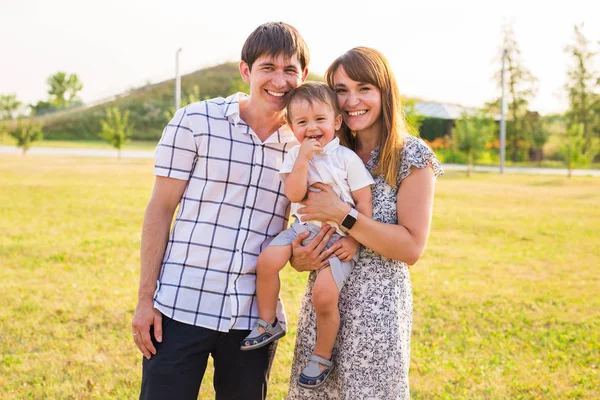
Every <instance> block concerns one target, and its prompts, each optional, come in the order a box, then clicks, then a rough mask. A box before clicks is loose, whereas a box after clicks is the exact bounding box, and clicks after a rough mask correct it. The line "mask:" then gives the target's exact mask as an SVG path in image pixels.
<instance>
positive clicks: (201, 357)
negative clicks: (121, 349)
mask: <svg viewBox="0 0 600 400" xmlns="http://www.w3.org/2000/svg"><path fill="white" fill-rule="evenodd" d="M162 321H163V322H162V325H163V341H162V343H158V342H156V340H155V339H154V336H152V341H153V342H154V346H155V347H156V355H154V356H152V357H151V358H150V360H147V359H146V358H144V359H143V365H142V366H143V371H142V389H141V393H140V399H141V400H142V399H143V400H150V399H156V400H164V399H177V400H187V399H190V400H196V399H197V398H198V392H199V390H200V383H201V382H202V377H203V376H204V371H205V370H206V365H207V362H208V355H209V354H210V355H211V356H212V357H213V360H214V367H215V372H214V380H213V385H214V388H215V392H216V400H234V399H244V400H254V399H256V400H264V399H265V398H266V396H267V380H268V377H269V370H270V368H271V363H272V362H273V357H274V356H275V350H276V346H277V345H276V343H272V344H271V345H269V346H265V347H263V348H261V349H256V350H252V351H241V350H240V342H241V341H242V340H243V339H244V338H245V337H246V336H247V335H248V334H249V333H250V331H246V330H243V331H242V330H232V331H229V332H228V333H224V332H217V331H213V330H210V329H206V328H202V327H198V326H194V325H188V324H184V323H181V322H178V321H175V320H172V319H170V318H167V317H165V316H164V315H163V317H162ZM151 331H152V329H151Z"/></svg>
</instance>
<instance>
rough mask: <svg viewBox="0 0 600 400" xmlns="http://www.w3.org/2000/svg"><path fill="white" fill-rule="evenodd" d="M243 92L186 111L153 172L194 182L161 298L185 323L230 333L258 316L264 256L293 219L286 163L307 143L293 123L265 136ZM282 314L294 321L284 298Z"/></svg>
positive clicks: (157, 299) (169, 131)
mask: <svg viewBox="0 0 600 400" xmlns="http://www.w3.org/2000/svg"><path fill="white" fill-rule="evenodd" d="M240 96H246V95H245V94H242V93H238V94H234V95H232V96H229V97H228V98H226V99H223V98H216V99H212V100H207V101H202V102H200V103H193V104H190V105H188V106H187V107H185V108H182V109H181V110H179V111H177V113H176V114H175V116H174V117H173V119H172V120H171V122H170V123H169V124H168V125H167V127H166V128H165V130H164V132H163V135H162V138H161V139H160V142H159V144H158V146H157V148H156V165H155V169H154V174H155V175H159V176H165V177H169V178H175V179H181V180H186V181H188V186H187V188H186V189H185V192H184V194H183V198H182V199H181V203H180V205H179V211H178V212H177V218H176V220H175V224H174V226H173V229H172V231H171V234H170V237H169V242H168V245H167V248H166V250H165V256H164V258H163V262H162V266H161V271H160V275H159V278H158V287H157V289H156V293H155V295H154V305H155V307H156V308H157V309H159V310H160V311H161V312H162V313H163V314H165V315H166V316H168V317H170V318H172V319H175V320H177V321H180V322H184V323H188V324H192V325H197V326H202V327H205V328H209V329H213V330H217V331H221V332H227V331H229V330H230V329H251V328H252V326H253V324H254V321H255V320H256V318H257V317H258V310H257V304H256V295H255V289H256V259H257V257H258V255H259V254H260V252H261V250H262V249H263V248H265V247H266V245H267V244H268V242H269V241H270V239H272V238H273V237H274V236H275V235H277V234H278V233H279V232H280V231H282V230H283V229H285V227H286V226H287V209H288V205H289V201H288V200H287V198H286V197H285V194H284V191H283V184H282V182H281V179H280V178H279V169H280V167H281V164H282V162H283V159H284V156H285V154H286V152H287V151H288V150H289V149H291V148H292V147H294V146H296V145H297V144H298V141H297V140H296V138H295V136H294V135H293V133H292V132H291V130H290V129H289V127H287V126H285V125H284V126H283V127H281V128H280V129H279V130H278V131H276V132H275V133H273V134H272V135H271V136H270V137H269V138H268V139H267V140H265V141H264V142H261V140H260V139H259V138H258V136H256V134H255V133H254V132H253V131H252V129H251V128H250V127H249V126H248V125H247V124H246V123H245V122H244V121H242V120H241V119H240V109H239V102H238V100H239V97H240ZM278 318H279V319H280V320H282V321H283V322H284V323H285V315H284V311H283V305H282V304H281V302H279V306H278Z"/></svg>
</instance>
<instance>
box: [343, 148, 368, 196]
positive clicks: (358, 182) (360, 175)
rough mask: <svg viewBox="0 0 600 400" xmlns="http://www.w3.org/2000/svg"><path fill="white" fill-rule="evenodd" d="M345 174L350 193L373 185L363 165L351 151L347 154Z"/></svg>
mask: <svg viewBox="0 0 600 400" xmlns="http://www.w3.org/2000/svg"><path fill="white" fill-rule="evenodd" d="M346 172H347V173H348V186H349V187H350V191H351V192H353V191H355V190H358V189H362V188H364V187H365V186H370V185H372V184H373V183H375V181H374V180H373V177H372V176H371V173H370V172H369V171H368V170H367V168H366V167H365V164H363V162H362V160H361V159H360V157H359V156H357V155H356V153H354V152H353V151H352V150H350V151H349V152H348V153H347V161H346Z"/></svg>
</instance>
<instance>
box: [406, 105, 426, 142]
mask: <svg viewBox="0 0 600 400" xmlns="http://www.w3.org/2000/svg"><path fill="white" fill-rule="evenodd" d="M404 114H405V115H406V122H407V124H408V126H407V130H408V132H409V133H411V134H417V135H418V133H419V132H420V131H421V124H422V123H423V120H424V119H425V116H423V115H421V114H419V112H418V111H417V110H416V109H415V100H405V101H404Z"/></svg>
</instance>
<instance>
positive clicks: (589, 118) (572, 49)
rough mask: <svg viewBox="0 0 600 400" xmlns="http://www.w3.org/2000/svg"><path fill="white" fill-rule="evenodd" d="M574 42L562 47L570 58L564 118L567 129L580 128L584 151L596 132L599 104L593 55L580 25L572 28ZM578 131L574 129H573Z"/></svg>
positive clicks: (594, 54)
mask: <svg viewBox="0 0 600 400" xmlns="http://www.w3.org/2000/svg"><path fill="white" fill-rule="evenodd" d="M574 30H575V41H574V43H572V44H570V45H568V46H566V47H565V51H566V52H567V53H568V54H569V55H570V56H571V67H570V69H569V71H568V80H567V83H566V84H565V90H566V92H567V95H568V98H569V110H568V111H567V113H566V115H567V118H568V124H569V126H573V125H578V124H581V125H583V136H584V138H585V147H589V146H590V145H591V141H592V137H593V136H594V130H595V129H597V126H595V125H596V124H598V123H600V121H597V118H596V115H595V114H596V113H595V111H596V110H595V108H596V107H597V104H596V103H598V102H599V99H598V94H597V90H596V89H597V86H598V80H597V78H596V71H594V67H593V62H594V57H595V56H596V53H595V52H593V51H592V50H590V48H589V41H588V40H587V39H586V38H585V36H584V35H583V33H582V30H583V24H581V25H579V26H577V25H575V26H574ZM577 129H578V128H577Z"/></svg>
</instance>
